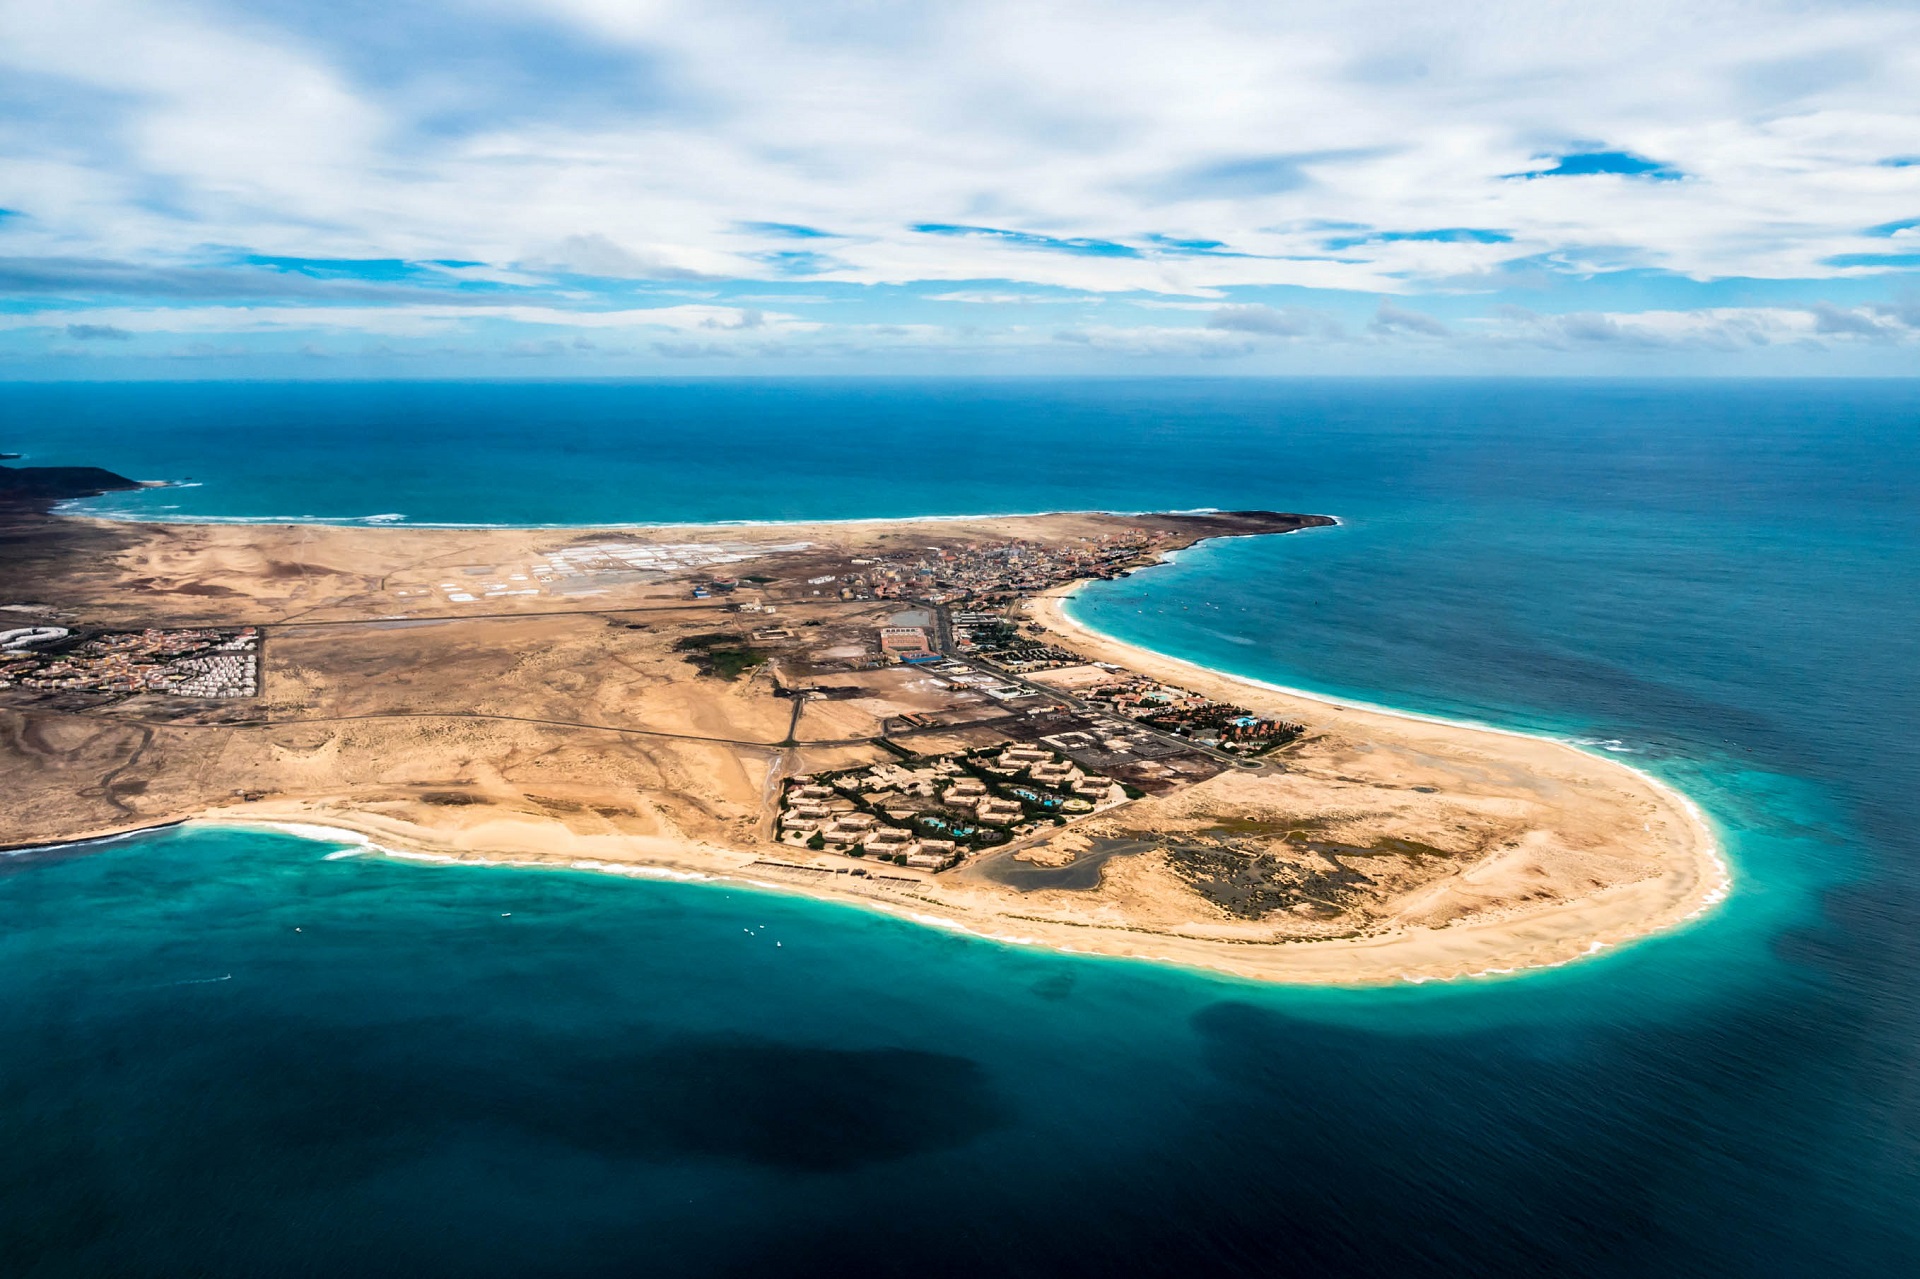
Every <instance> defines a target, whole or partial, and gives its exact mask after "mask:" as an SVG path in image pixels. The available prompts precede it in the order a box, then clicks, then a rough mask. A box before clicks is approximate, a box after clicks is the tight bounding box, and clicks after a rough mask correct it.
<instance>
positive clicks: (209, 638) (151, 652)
mask: <svg viewBox="0 0 1920 1279" xmlns="http://www.w3.org/2000/svg"><path fill="white" fill-rule="evenodd" d="M55 629H57V628H55ZM57 638H64V632H63V634H62V636H61V637H57ZM259 649H260V635H259V632H258V631H256V630H255V629H254V628H253V627H251V626H245V627H241V628H239V629H238V630H224V629H213V628H204V629H195V630H177V631H164V630H144V631H118V632H109V633H106V634H102V635H95V636H93V637H92V638H90V639H86V640H83V641H81V642H80V643H78V644H75V645H73V646H71V647H70V648H66V649H64V650H61V651H46V650H44V649H42V650H35V649H31V648H15V649H6V650H4V651H0V688H8V687H10V688H33V689H49V690H64V691H69V692H86V693H120V694H129V693H166V694H170V695H172V696H175V697H252V696H254V695H256V694H257V693H258V692H259V659H260V652H259Z"/></svg>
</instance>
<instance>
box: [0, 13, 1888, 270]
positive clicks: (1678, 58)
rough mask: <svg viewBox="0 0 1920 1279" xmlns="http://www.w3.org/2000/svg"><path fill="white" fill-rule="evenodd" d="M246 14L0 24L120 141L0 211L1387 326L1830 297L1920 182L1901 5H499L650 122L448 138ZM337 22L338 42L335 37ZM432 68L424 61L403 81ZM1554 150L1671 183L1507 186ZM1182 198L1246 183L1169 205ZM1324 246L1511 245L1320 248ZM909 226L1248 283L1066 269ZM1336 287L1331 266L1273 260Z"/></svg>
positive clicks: (294, 246)
mask: <svg viewBox="0 0 1920 1279" xmlns="http://www.w3.org/2000/svg"><path fill="white" fill-rule="evenodd" d="M234 12H235V11H233V10H227V11H226V12H225V14H224V15H223V14H222V11H221V10H220V9H219V8H218V7H216V6H215V5H214V4H213V3H212V0H205V2H204V3H202V4H187V3H175V4H154V3H133V2H131V0H73V2H72V3H68V4H63V5H59V6H52V7H49V6H47V5H45V4H42V3H29V2H27V0H4V2H0V60H5V61H7V62H10V63H12V64H13V66H14V67H15V68H16V70H18V71H19V72H20V73H21V74H26V73H29V72H30V73H32V74H34V75H36V76H42V77H44V76H55V77H60V78H63V79H64V80H65V81H67V82H69V83H70V84H72V85H73V86H75V87H74V92H76V93H78V92H83V91H84V92H86V93H89V94H93V95H105V97H104V98H103V100H108V101H109V103H110V105H109V106H106V107H103V108H102V109H103V110H107V111H108V112H109V114H110V116H111V117H112V119H113V123H112V124H111V125H110V127H109V128H108V129H107V130H106V133H105V135H104V137H103V138H102V139H101V140H99V143H98V146H97V148H96V150H95V152H94V153H93V154H92V155H87V154H82V153H79V152H77V151H69V152H67V153H64V154H48V153H47V150H46V148H45V147H41V148H40V149H39V150H38V151H36V152H35V154H33V155H31V156H23V157H22V159H23V160H30V161H31V164H30V165H28V166H27V167H26V168H23V169H16V168H15V167H14V166H13V165H11V164H9V165H8V166H7V171H6V174H5V176H4V177H0V205H3V206H5V207H9V208H13V207H25V208H27V210H28V211H29V212H31V213H32V214H33V216H34V218H35V220H36V223H37V224H38V225H40V226H41V227H43V228H44V232H43V233H44V234H45V235H46V236H48V237H50V238H52V239H56V240H59V241H61V242H63V243H65V244H66V245H68V247H69V248H79V247H84V248H86V249H88V250H89V251H93V252H96V253H98V254H99V255H103V256H115V257H143V258H153V257H166V256H167V255H175V256H179V255H186V254H189V253H191V252H194V251H196V250H198V249H199V248H200V247H201V246H204V245H206V244H208V243H218V244H234V245H244V246H246V247H248V248H251V249H254V250H256V251H262V252H271V253H284V254H304V255H313V256H328V255H338V256H365V257H385V256H406V257H447V258H460V259H468V260H478V261H482V262H486V263H490V264H493V265H495V266H506V265H509V264H512V263H524V264H528V265H533V264H538V263H547V264H562V265H566V266H569V267H570V268H571V269H574V270H579V271H588V272H591V273H597V274H609V275H624V276H633V277H636V278H660V277H661V276H663V275H664V276H667V277H668V278H672V277H673V276H674V275H675V274H676V273H685V274H686V275H703V274H716V275H728V276H758V277H771V276H776V275H778V274H779V273H780V271H781V270H782V266H781V264H780V263H781V260H780V259H778V258H768V257H763V256H759V254H760V253H761V252H762V251H763V250H764V246H754V245H751V244H748V243H745V242H743V239H742V237H741V235H740V234H739V232H738V231H737V229H736V227H737V224H739V223H741V222H752V221H781V222H792V223H798V224H803V225H809V226H821V227H824V228H825V229H828V230H832V231H835V232H838V233H841V234H843V235H844V236H846V237H847V238H846V239H844V240H839V241H835V242H834V243H833V245H832V247H831V250H830V252H831V254H832V257H833V258H834V259H835V260H836V261H837V262H839V263H842V264H844V265H840V266H836V267H833V268H831V269H830V270H829V271H827V272H826V275H827V278H837V279H848V280H857V281H866V282H881V281H903V280H946V279H953V280H964V279H979V278H995V279H1011V280H1024V281H1029V282H1033V283H1043V284H1048V285H1054V286H1059V287H1064V288H1069V289H1078V290H1096V291H1110V290H1145V291H1153V292H1162V293H1189V294H1190V293H1193V292H1196V291H1201V290H1208V289H1219V288H1222V287H1226V286H1231V285H1236V284H1297V285H1303V286H1307V287H1314V288H1344V289H1356V290H1364V291H1371V292H1376V293H1379V292H1386V293H1408V292H1414V291H1417V290H1418V288H1419V282H1420V281H1421V280H1423V279H1431V278H1439V277H1453V276H1460V275H1465V274H1472V273H1474V272H1477V271H1483V270H1485V269H1486V268H1487V267H1488V266H1490V265H1492V264H1494V263H1496V262H1498V261H1501V260H1504V259H1507V258H1511V257H1515V256H1520V255H1523V254H1539V253H1548V252H1552V251H1564V250H1567V249H1569V248H1570V247H1573V246H1578V247H1579V248H1580V249H1581V250H1583V251H1591V250H1594V249H1597V248H1605V247H1607V246H1613V247H1614V248H1615V249H1617V251H1618V252H1619V253H1622V254H1632V255H1634V256H1637V257H1638V258H1639V259H1640V260H1642V261H1644V262H1646V263H1648V264H1651V265H1658V266H1662V267H1665V268H1668V269H1671V270H1675V271H1679V272H1684V273H1688V274H1694V275H1699V276H1714V275H1728V274H1744V275H1762V276H1769V275H1771V276H1798V275H1819V274H1831V273H1833V272H1834V271H1835V268H1831V267H1826V266H1823V265H1822V260H1823V259H1824V258H1826V257H1830V256H1833V255H1835V254H1838V253H1843V252H1847V251H1858V250H1859V249H1860V248H1861V246H1860V244H1859V243H1858V241H1857V238H1856V237H1855V234H1854V233H1855V232H1856V231H1857V230H1858V229H1859V228H1860V227H1863V226H1867V225H1872V224H1875V223H1878V222H1885V221H1890V220H1894V219H1897V218H1902V217H1909V216H1914V215H1915V213H1916V212H1920V210H1916V208H1915V200H1916V196H1915V193H1914V189H1913V185H1912V178H1911V174H1912V171H1911V170H1898V169H1890V168H1885V167H1879V166H1878V165H1877V163H1876V162H1877V161H1878V160H1880V159H1881V158H1884V157H1886V156H1889V155H1894V154H1905V153H1912V152H1913V151H1915V150H1920V135H1917V134H1916V132H1915V127H1914V123H1913V122H1914V120H1915V119H1916V117H1920V111H1917V110H1916V108H1917V107H1920V61H1917V60H1916V59H1917V58H1920V52H1917V51H1920V14H1916V13H1915V12H1914V11H1913V10H1912V9H1910V8H1908V7H1905V6H1856V5H1846V4H1804V3H1790V2H1789V0H1749V2H1747V3H1725V4H1717V5H1711V6H1702V5H1699V4H1697V3H1689V2H1684V0H1658V2H1656V0H1638V2H1634V0H1627V2H1623V3H1620V4H1615V5H1609V6H1579V7H1574V6H1566V5H1541V4H1538V3H1522V2H1520V0H1500V2H1489V3H1483V4H1477V5H1473V6H1450V7H1442V8H1435V7H1433V6H1414V5H1410V4H1403V3H1391V2H1388V0H1357V2H1356V0H1345V2H1342V3H1334V2H1332V0H1317V2H1308V3H1299V4H1291V5H1287V6H1271V7H1269V6H1252V5H1247V4H1244V3H1224V2H1222V0H1199V2H1198V3H1194V4H1189V5H1183V6H1180V7H1178V8H1170V7H1168V6H1165V5H1159V4H1149V3H1145V2H1144V0H1101V3H1097V4H1096V3H1093V2H1092V0H1063V2H1062V3H1059V4H1053V5H1045V6H1035V5H1031V4H1025V3H1018V4H1016V3H1012V2H1011V0H998V2H994V0H988V2H983V3H980V4H975V5H968V6H953V7H947V6H932V5H903V6H889V7H886V8H885V9H881V8H876V7H874V6H871V5H867V4H858V5H856V4H852V3H850V2H849V3H833V2H832V0H828V2H826V3H822V4H819V5H811V6H806V7H805V8H803V9H795V8H793V7H792V6H789V5H784V4H774V3H771V2H770V0H701V3H698V4H693V3H690V2H681V0H657V2H655V3H648V4H636V3H632V2H631V0H548V2H545V3H539V2H536V0H522V2H520V3H510V2H509V0H493V2H491V3H484V4H474V5H471V6H469V7H468V8H467V9H466V10H465V11H452V10H450V11H449V16H448V21H450V22H452V21H456V20H457V21H461V22H472V23H487V22H502V21H506V20H507V19H509V18H511V19H513V20H515V21H522V22H526V21H546V22H550V23H555V24H564V25H566V26H570V27H571V28H573V29H574V30H575V31H576V32H578V33H579V36H580V38H581V39H582V40H584V41H597V42H600V43H601V44H602V45H604V46H606V47H610V48H624V49H627V50H630V51H632V52H634V53H635V55H636V56H638V55H639V54H641V53H644V54H645V55H647V56H648V57H650V58H653V59H655V60H656V62H657V63H659V64H660V65H662V66H667V67H670V68H671V69H672V75H671V80H672V84H673V86H675V89H674V91H675V92H676V93H677V94H678V100H677V103H676V104H674V107H673V109H664V110H661V111H659V112H655V113H651V114H649V113H646V112H635V111H630V110H622V109H616V108H613V107H609V108H608V109H607V110H606V111H604V112H603V113H601V114H598V115H594V114H591V113H589V114H588V115H586V116H578V115H576V116H569V117H565V118H561V119H543V118H538V117H531V116H510V117H503V118H502V119H501V120H499V121H498V122H495V123H493V124H488V123H487V122H486V121H481V122H478V123H477V124H475V125H474V126H473V127H472V128H470V129H467V130H465V131H463V132H458V133H455V134H435V133H433V132H432V131H430V130H427V129H426V128H425V126H424V125H423V122H422V120H421V119H420V118H417V117H418V116H419V114H420V113H421V112H422V111H423V110H424V108H423V107H422V105H421V103H420V101H419V100H418V95H412V96H410V95H408V94H404V93H400V92H397V91H394V92H384V93H383V92H382V91H381V88H380V87H379V86H378V85H374V86H371V87H369V86H368V85H367V84H366V83H364V82H363V81H362V80H361V79H357V78H356V77H354V76H352V75H350V74H349V73H348V71H347V70H346V69H345V68H343V67H342V66H340V65H339V58H338V57H337V55H336V54H335V53H334V52H332V51H331V47H330V46H327V45H325V44H324V43H322V42H320V41H316V40H314V39H312V38H311V37H310V36H309V35H307V34H297V33H293V32H290V31H286V30H282V29H278V28H275V27H274V26H272V25H270V24H269V23H268V22H267V21H266V19H265V18H263V17H261V16H259V15H257V14H247V16H246V20H244V21H235V20H232V17H233V14H234ZM239 12H242V13H245V11H244V10H241V11H239ZM359 12H360V11H354V12H353V13H342V14H340V15H339V16H338V17H336V18H334V19H332V20H331V21H333V22H334V23H335V24H337V25H339V26H341V28H342V30H341V31H340V32H339V34H338V38H339V39H340V40H342V41H351V40H353V39H355V33H354V32H353V31H352V30H351V29H350V28H348V27H347V25H346V24H349V23H351V22H354V21H359V20H360V18H358V17H357V16H356V15H357V14H358V13H359ZM315 14H316V15H319V16H316V17H315V18H314V23H316V24H323V23H325V22H326V21H328V19H326V18H325V16H324V15H325V10H324V7H323V6H320V5H318V4H316V6H315ZM223 16H224V18H225V20H223ZM434 56H435V55H434V50H433V49H432V48H429V47H423V48H421V49H420V50H419V51H418V53H417V59H418V61H419V62H420V63H421V64H422V68H423V69H422V71H421V74H422V75H427V74H429V73H431V72H432V71H433V66H432V61H433V58H434ZM453 70H454V69H453V68H449V69H448V71H447V72H445V74H452V71H453ZM552 74H554V75H556V76H562V75H564V74H565V68H559V69H557V70H555V71H553V72H552ZM634 74H635V76H640V75H643V74H645V73H643V72H640V71H636V72H635V73H634ZM540 90H541V86H540V85H539V84H538V83H534V84H531V85H529V86H526V87H524V88H523V90H522V92H524V93H525V94H527V95H529V96H532V95H537V94H538V93H539V92H540ZM113 104H117V105H113ZM1582 140H1588V141H1591V142H1594V143H1596V144H1601V145H1604V146H1605V147H1607V148H1612V149H1619V150H1624V151H1631V152H1634V153H1637V154H1642V155H1646V156H1651V157H1654V158H1656V159H1658V160H1660V161H1663V162H1665V163H1668V164H1671V165H1673V166H1675V167H1676V168H1677V169H1679V170H1680V171H1682V172H1684V173H1686V174H1687V175H1689V177H1688V179H1687V180H1686V181H1682V182H1654V181H1646V180H1639V179H1633V178H1620V177H1596V178H1580V179H1564V178H1562V179H1552V180H1539V181H1531V182H1527V181H1520V182H1515V181H1503V180H1502V179H1501V177H1500V175H1501V174H1503V173H1511V172H1516V171H1519V170H1521V169H1524V168H1527V167H1529V166H1530V165H1532V164H1534V163H1535V157H1536V156H1538V155H1540V154H1545V153H1550V152H1555V151H1561V150H1565V149H1567V148H1569V147H1571V146H1574V145H1575V144H1577V143H1579V142H1580V141H1582ZM17 149H21V150H25V149H27V148H26V147H25V144H20V145H19V147H18V148H17ZM53 150H54V151H55V152H56V153H57V152H59V148H53ZM1276 156H1279V157H1288V156H1290V157H1295V158H1294V159H1290V160H1287V159H1274V158H1273V157H1276ZM1302 157H1304V158H1302ZM1316 157H1317V158H1316ZM1209 170H1210V171H1212V172H1216V173H1222V172H1232V173H1234V174H1236V175H1238V176H1237V177H1236V178H1235V179H1234V181H1233V182H1231V183H1223V182H1218V181H1215V182H1211V183H1209V182H1206V181H1200V180H1198V179H1196V177H1195V176H1194V175H1196V174H1198V173H1201V172H1204V171H1209ZM1183 175H1184V176H1183ZM1315 219H1321V220H1338V221H1345V222H1358V223H1364V224H1366V225H1368V226H1370V227H1374V228H1381V229H1386V230H1400V231H1417V230H1422V229H1429V228H1435V227H1478V228H1497V229H1500V230H1502V231H1504V232H1506V233H1508V234H1510V235H1511V236H1512V240H1511V242H1510V243H1504V244H1487V243H1475V242H1471V241H1460V242H1444V241H1417V240H1401V241H1386V242H1379V243H1371V244H1367V245H1364V246H1360V247H1357V248H1353V249H1349V250H1344V251H1340V252H1334V253H1329V252H1328V251H1327V250H1326V249H1325V248H1324V247H1323V246H1322V243H1321V242H1322V241H1323V240H1324V239H1325V238H1326V234H1325V233H1324V232H1319V231H1315V230H1312V229H1310V228H1309V227H1308V226H1307V225H1306V224H1308V223H1310V222H1311V221H1313V220H1315ZM919 222H951V223H961V224H967V225H988V226H1003V227H1010V228H1014V229H1017V230H1022V231H1031V232H1038V233H1045V234H1051V235H1056V236H1062V237H1067V238H1073V237H1088V238H1096V239H1108V240H1113V241H1117V242H1122V243H1126V244H1130V245H1135V246H1141V247H1143V248H1144V247H1145V246H1146V245H1147V242H1146V241H1145V240H1144V239H1143V237H1144V236H1146V235H1147V234H1149V233H1164V234H1169V235H1172V236H1175V237H1190V238H1194V239H1206V240H1220V241H1224V242H1226V243H1227V244H1228V245H1229V246H1230V247H1231V248H1233V249H1234V250H1237V251H1240V252H1244V253H1252V254H1260V255H1265V256H1259V257H1226V256H1219V255H1208V254H1204V253H1201V254H1188V255H1181V254H1178V253H1175V254H1171V255H1168V254H1165V253H1158V252H1155V251H1151V250H1149V251H1147V252H1146V254H1145V255H1144V256H1141V257H1123V256H1111V257H1100V256H1092V255H1073V254H1068V253H1059V252H1049V251H1046V250H1041V249H1034V248H1027V247H1020V246H1018V245H1013V244H1009V243H1005V242H996V241H992V240H981V239H965V238H955V237H937V236H927V235H922V234H917V233H915V232H912V231H910V230H908V229H907V228H908V227H910V226H912V225H914V224H916V223H919ZM1285 228H1291V229H1285ZM16 234H17V233H16ZM1327 257H1333V258H1340V259H1347V260H1342V261H1325V260H1300V259H1324V258H1327Z"/></svg>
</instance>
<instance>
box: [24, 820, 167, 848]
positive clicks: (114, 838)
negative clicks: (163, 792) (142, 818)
mask: <svg viewBox="0 0 1920 1279" xmlns="http://www.w3.org/2000/svg"><path fill="white" fill-rule="evenodd" d="M186 824H187V823H186V822H185V821H177V822H161V823H159V824H158V825H154V826H139V827H135V828H134V829H133V830H123V831H116V832H115V833H113V834H111V835H89V836H86V837H85V838H82V839H56V840H54V841H53V842H52V843H50V844H30V845H27V846H25V847H22V848H5V849H0V857H26V856H28V855H30V854H32V853H57V852H61V851H63V850H65V849H69V848H92V847H94V846H95V845H97V844H118V843H121V842H122V841H124V840H129V839H138V838H140V837H141V836H142V835H155V834H158V833H159V832H161V831H163V830H173V829H174V828H175V827H178V826H184V825H186Z"/></svg>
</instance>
